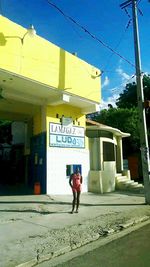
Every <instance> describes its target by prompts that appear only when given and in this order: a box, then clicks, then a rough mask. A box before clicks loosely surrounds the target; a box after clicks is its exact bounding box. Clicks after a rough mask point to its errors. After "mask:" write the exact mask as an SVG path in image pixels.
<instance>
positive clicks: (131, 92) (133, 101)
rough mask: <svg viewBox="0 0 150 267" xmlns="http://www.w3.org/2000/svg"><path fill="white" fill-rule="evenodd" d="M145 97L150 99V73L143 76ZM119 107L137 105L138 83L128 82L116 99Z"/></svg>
mask: <svg viewBox="0 0 150 267" xmlns="http://www.w3.org/2000/svg"><path fill="white" fill-rule="evenodd" d="M143 88H144V99H145V100H150V75H144V76H143ZM116 105H117V107H118V108H132V107H137V87H136V83H134V82H133V83H128V84H126V86H125V89H124V90H123V92H122V93H121V94H120V95H119V98H118V99H117V101H116Z"/></svg>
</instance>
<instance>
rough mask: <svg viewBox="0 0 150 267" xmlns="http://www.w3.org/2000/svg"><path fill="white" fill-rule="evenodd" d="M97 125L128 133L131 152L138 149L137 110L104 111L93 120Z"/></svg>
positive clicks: (112, 109) (114, 109) (118, 109)
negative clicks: (100, 124) (101, 124)
mask: <svg viewBox="0 0 150 267" xmlns="http://www.w3.org/2000/svg"><path fill="white" fill-rule="evenodd" d="M93 119H94V120H95V121H97V122H99V123H103V124H105V125H108V126H111V127H113V128H117V129H119V130H121V131H122V132H125V133H130V134H131V136H130V138H129V139H130V140H129V143H130V146H131V149H132V150H133V151H135V150H136V149H137V148H138V147H139V129H138V110H137V108H130V109H128V108H125V109H124V108H111V109H108V110H106V109H104V110H102V111H101V112H100V114H97V115H95V117H94V118H93Z"/></svg>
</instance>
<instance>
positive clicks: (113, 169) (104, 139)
mask: <svg viewBox="0 0 150 267" xmlns="http://www.w3.org/2000/svg"><path fill="white" fill-rule="evenodd" d="M86 136H88V138H89V150H90V173H89V183H88V191H90V192H95V193H106V192H112V191H114V190H115V186H116V182H115V181H116V177H117V176H118V174H119V175H120V176H121V175H126V176H127V177H128V179H130V171H129V170H123V148H122V138H124V137H129V136H130V134H129V133H123V132H121V131H120V130H119V129H116V128H112V127H110V126H106V125H104V124H101V123H98V122H95V121H91V120H89V119H87V127H86Z"/></svg>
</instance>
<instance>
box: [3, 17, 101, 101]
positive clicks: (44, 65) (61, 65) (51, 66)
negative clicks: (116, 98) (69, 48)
mask: <svg viewBox="0 0 150 267" xmlns="http://www.w3.org/2000/svg"><path fill="white" fill-rule="evenodd" d="M0 29H1V32H0V68H2V69H6V70H8V71H11V72H14V73H16V74H19V75H23V76H25V77H27V78H31V79H33V80H37V81H39V82H42V83H44V84H47V85H49V86H52V87H55V88H58V89H60V90H66V91H68V92H69V93H71V94H75V95H79V96H81V97H84V98H87V99H90V100H92V101H95V102H97V103H99V102H100V90H101V88H100V77H96V76H99V74H100V71H99V70H98V69H97V68H95V67H93V66H92V65H90V64H88V63H86V62H84V61H83V60H81V59H79V58H78V57H76V56H74V55H72V54H70V53H68V52H66V51H64V50H63V49H61V48H59V47H57V46H56V45H54V44H52V43H50V42H48V41H46V40H45V39H43V38H41V37H39V36H35V37H33V38H31V37H30V36H29V35H28V34H27V35H26V36H25V38H24V42H23V44H22V43H21V39H19V38H22V37H23V36H24V34H25V33H26V29H25V28H23V27H21V26H19V25H18V24H15V23H13V22H12V21H10V20H8V19H7V18H5V17H3V16H0Z"/></svg>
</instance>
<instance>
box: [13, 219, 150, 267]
mask: <svg viewBox="0 0 150 267" xmlns="http://www.w3.org/2000/svg"><path fill="white" fill-rule="evenodd" d="M149 219H150V216H143V217H139V218H138V219H137V218H136V219H133V220H130V221H127V222H126V223H124V224H119V225H118V227H117V228H116V227H115V229H113V228H109V229H104V230H103V231H102V233H101V234H98V233H96V234H95V233H94V234H93V235H92V236H90V237H88V238H87V239H84V240H82V242H79V243H75V244H72V245H70V246H66V247H63V248H61V249H59V250H56V251H54V252H51V253H48V254H45V255H41V256H40V254H39V252H38V251H37V257H36V258H33V259H32V260H30V261H27V262H24V263H21V264H19V265H16V267H33V266H36V265H38V264H39V263H42V262H44V261H49V260H51V259H53V258H56V257H58V256H61V255H63V254H65V253H67V252H70V251H73V250H75V249H77V248H79V247H81V246H84V245H87V244H89V243H91V242H93V241H96V240H98V239H99V238H102V237H103V238H105V237H107V236H108V235H113V234H115V233H117V232H120V231H122V230H125V229H127V228H129V227H132V226H134V225H137V224H139V223H142V222H145V221H148V220H149Z"/></svg>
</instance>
